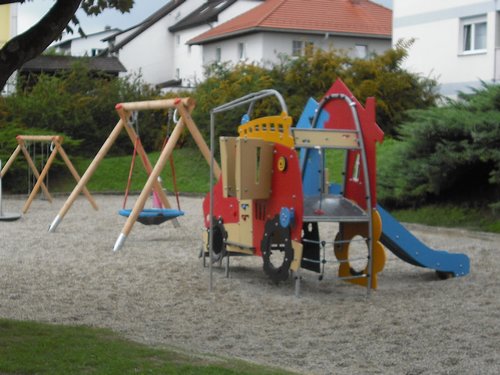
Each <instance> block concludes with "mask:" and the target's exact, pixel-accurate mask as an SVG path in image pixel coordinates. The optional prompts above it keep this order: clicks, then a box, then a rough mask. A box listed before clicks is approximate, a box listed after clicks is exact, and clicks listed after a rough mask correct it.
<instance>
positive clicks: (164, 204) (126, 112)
mask: <svg viewBox="0 0 500 375" xmlns="http://www.w3.org/2000/svg"><path fill="white" fill-rule="evenodd" d="M194 107H195V101H194V100H193V99H192V98H176V99H162V100H149V101H141V102H128V103H119V104H117V105H116V107H115V109H116V111H117V113H118V116H119V121H118V123H117V124H116V125H115V127H114V128H113V130H112V131H111V133H110V134H109V136H108V138H107V139H106V141H105V142H104V144H103V145H102V146H101V149H100V150H99V151H98V153H97V154H96V156H95V157H94V160H93V161H92V162H91V163H90V165H89V167H88V168H87V170H86V171H85V173H84V174H83V176H82V178H81V180H80V181H79V183H78V184H77V185H76V186H75V188H74V189H73V191H72V193H71V194H70V196H69V197H68V199H67V200H66V202H65V203H64V205H63V207H62V208H61V209H60V211H59V213H58V214H57V216H56V217H55V218H54V220H53V221H52V223H51V225H50V227H49V232H54V231H55V230H56V229H57V227H58V226H59V224H60V223H61V221H62V220H63V218H64V217H65V215H66V214H67V212H68V211H69V209H70V208H71V206H72V205H73V202H74V201H75V199H76V198H77V197H78V195H79V194H80V192H81V191H82V189H83V188H84V186H85V184H86V183H87V182H88V181H89V180H90V178H91V177H92V175H93V173H94V172H95V170H96V169H97V167H98V165H99V163H100V162H101V160H102V159H103V158H104V157H105V156H106V154H107V153H108V151H109V149H110V148H111V146H112V145H113V144H114V143H115V141H116V139H117V138H118V136H119V135H120V133H121V132H122V131H123V130H125V131H126V133H127V135H128V136H129V138H130V140H131V142H132V144H133V145H134V154H133V156H132V162H131V166H130V171H129V178H128V181H127V188H126V192H125V200H124V208H123V209H122V210H120V211H119V214H120V215H123V216H126V217H127V220H126V222H125V224H124V226H123V229H122V231H121V233H120V235H119V236H118V239H117V240H116V242H115V245H114V248H113V251H117V250H119V249H120V248H121V247H122V246H123V244H124V242H125V240H126V238H127V236H128V235H129V234H130V232H131V231H132V227H133V225H134V224H135V222H136V221H139V222H141V223H143V224H146V225H151V224H153V225H155V224H160V223H162V222H165V221H168V220H171V221H172V222H173V224H174V226H178V225H179V224H178V222H177V217H178V216H182V215H183V214H184V212H183V211H181V209H180V205H179V203H178V206H177V209H174V208H172V206H171V204H170V202H169V200H168V198H167V195H166V193H165V192H164V190H163V188H162V186H161V183H160V178H159V176H160V173H161V172H162V171H163V169H164V167H165V165H166V163H167V161H168V160H170V165H171V168H172V179H173V182H174V190H175V191H176V198H177V202H179V200H178V194H177V187H176V181H175V168H174V165H173V159H172V153H173V150H174V148H175V146H176V145H177V142H178V141H179V138H180V136H181V134H182V132H183V131H184V129H185V128H187V129H188V130H189V132H190V134H191V136H192V137H193V139H194V141H195V143H196V145H197V146H198V148H199V149H200V151H201V153H202V155H203V157H204V158H205V160H206V161H207V162H208V163H210V161H211V152H210V149H209V148H208V146H207V144H206V143H205V140H204V139H203V137H202V135H201V133H200V131H199V130H198V127H197V126H196V124H195V122H194V121H193V119H192V117H191V112H192V111H193V109H194ZM147 110H175V112H176V113H177V114H178V115H179V118H178V119H177V121H175V120H174V121H175V123H176V124H175V127H174V129H173V130H172V133H171V134H170V135H169V136H168V138H167V139H165V142H164V145H163V148H162V150H161V153H160V156H159V158H158V161H157V162H156V164H155V165H154V166H153V165H152V164H151V162H150V160H149V158H148V155H147V154H146V151H145V150H144V147H143V145H142V143H141V141H140V138H139V135H138V133H137V131H136V129H134V126H133V125H134V124H133V121H131V119H132V118H133V117H132V115H133V114H134V113H136V112H139V111H147ZM174 117H175V116H174ZM137 155H139V159H140V160H141V162H142V165H143V167H144V169H145V170H146V173H147V175H148V179H147V181H146V183H145V185H144V187H143V189H142V191H141V193H140V195H139V197H138V198H137V200H136V201H135V204H134V207H133V208H132V209H127V208H126V198H127V196H128V194H129V191H130V184H131V176H132V172H133V169H134V165H135V162H136V157H137ZM213 173H214V175H215V176H216V178H219V176H220V174H221V171H220V168H219V166H218V165H215V166H214V168H213ZM151 194H152V195H153V208H151V209H145V208H144V206H145V204H146V201H147V199H148V198H149V196H150V195H151Z"/></svg>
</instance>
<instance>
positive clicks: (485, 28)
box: [393, 0, 500, 97]
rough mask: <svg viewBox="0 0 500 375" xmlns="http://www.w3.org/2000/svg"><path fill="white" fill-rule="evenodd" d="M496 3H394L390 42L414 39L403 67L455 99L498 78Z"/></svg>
mask: <svg viewBox="0 0 500 375" xmlns="http://www.w3.org/2000/svg"><path fill="white" fill-rule="evenodd" d="M499 11H500V2H498V1H487V0H435V1H421V0H420V1H419V0H394V3H393V12H394V20H393V29H394V35H393V41H394V42H397V41H398V40H399V39H411V38H413V39H414V40H415V41H414V44H413V45H412V47H411V48H410V50H409V56H408V59H407V61H406V65H405V67H406V68H407V69H409V70H411V71H414V72H417V73H420V74H423V75H426V76H427V75H430V76H432V77H435V78H437V79H438V81H439V83H440V92H441V93H442V94H443V95H446V96H450V97H454V96H456V94H457V92H458V91H463V92H469V91H470V89H471V88H477V87H479V86H480V85H481V82H480V81H485V82H496V81H497V80H498V79H499V78H500V55H499V47H500V22H499V20H500V18H499V17H500V13H499Z"/></svg>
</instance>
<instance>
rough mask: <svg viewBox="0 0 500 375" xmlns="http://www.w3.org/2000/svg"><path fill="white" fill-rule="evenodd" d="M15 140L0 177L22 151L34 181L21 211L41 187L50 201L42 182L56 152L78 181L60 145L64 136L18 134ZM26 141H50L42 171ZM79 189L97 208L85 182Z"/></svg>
mask: <svg viewBox="0 0 500 375" xmlns="http://www.w3.org/2000/svg"><path fill="white" fill-rule="evenodd" d="M16 140H17V147H16V149H15V150H14V152H13V153H12V155H11V156H10V157H9V160H7V163H5V166H4V167H3V169H2V170H1V171H0V177H1V178H3V177H4V175H5V173H7V171H8V170H9V168H10V167H11V165H12V163H14V160H16V158H17V156H18V155H19V153H20V152H22V153H23V155H24V157H25V159H26V161H27V163H28V166H29V167H30V169H31V171H32V172H33V175H34V176H35V178H36V183H35V186H34V187H33V189H32V190H31V193H30V195H29V197H28V199H27V200H26V202H25V203H24V207H23V210H22V212H23V213H26V212H28V210H29V208H30V206H31V203H32V202H33V199H35V197H36V195H37V193H38V191H39V190H40V189H42V192H43V194H44V195H45V197H46V198H47V200H48V201H49V202H52V195H51V194H50V193H49V189H48V188H47V186H46V185H45V183H44V182H43V181H44V179H45V177H46V176H47V174H48V173H49V170H50V167H51V166H52V163H53V162H54V160H55V158H56V156H57V154H58V153H59V154H60V155H61V158H62V159H63V161H64V163H65V164H66V166H67V167H68V169H69V171H70V173H71V175H72V176H73V178H74V179H75V180H76V182H77V183H79V181H80V175H79V174H78V172H77V171H76V169H75V167H74V166H73V163H71V160H70V159H69V157H68V155H67V154H66V151H64V148H63V147H62V143H63V140H64V138H63V137H62V136H59V135H18V136H17V137H16ZM26 142H50V143H51V144H52V145H53V147H52V151H51V153H50V156H49V157H48V159H47V161H46V163H45V166H44V167H43V169H42V171H41V172H39V171H38V168H37V167H36V165H35V163H34V161H33V159H32V158H31V156H30V153H29V152H28V150H27V148H26ZM81 191H83V194H85V196H86V197H87V200H88V201H89V202H90V204H91V205H92V207H94V209H96V210H97V204H96V202H95V200H94V198H93V197H92V195H91V194H90V192H89V191H88V189H87V188H86V187H85V184H84V185H83V186H82V189H81Z"/></svg>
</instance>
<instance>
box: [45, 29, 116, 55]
mask: <svg viewBox="0 0 500 375" xmlns="http://www.w3.org/2000/svg"><path fill="white" fill-rule="evenodd" d="M120 31H121V30H120V29H112V28H111V27H110V26H106V28H105V29H104V30H103V31H100V32H97V33H93V34H88V35H86V36H84V37H76V38H71V39H67V40H65V41H62V42H59V43H55V44H53V45H52V48H54V49H55V51H56V52H58V53H60V54H64V55H69V56H89V57H93V56H99V55H100V54H101V53H102V51H104V50H105V49H106V48H107V47H108V43H107V42H106V41H105V40H106V38H107V37H109V36H111V35H115V34H116V33H118V32H120Z"/></svg>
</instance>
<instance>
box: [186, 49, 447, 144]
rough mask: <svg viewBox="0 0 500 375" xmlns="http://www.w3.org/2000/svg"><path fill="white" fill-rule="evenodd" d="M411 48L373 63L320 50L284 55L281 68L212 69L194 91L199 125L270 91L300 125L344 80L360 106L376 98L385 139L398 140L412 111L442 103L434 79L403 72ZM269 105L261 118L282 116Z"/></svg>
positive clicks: (227, 120) (225, 126) (225, 125)
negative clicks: (226, 106)
mask: <svg viewBox="0 0 500 375" xmlns="http://www.w3.org/2000/svg"><path fill="white" fill-rule="evenodd" d="M410 45H411V41H409V42H400V43H398V44H397V45H396V46H395V48H394V49H390V50H388V51H386V52H384V53H382V54H379V55H377V54H373V55H372V56H371V57H370V58H368V59H359V58H353V57H349V56H348V55H347V54H346V53H345V52H343V51H338V50H330V51H323V50H320V49H317V50H311V51H308V53H306V54H304V55H303V56H299V57H293V58H291V57H287V56H283V57H282V59H281V63H280V64H277V65H274V66H271V67H270V68H266V67H262V66H257V65H249V64H239V65H236V66H230V65H227V64H222V65H221V64H218V65H213V66H211V67H209V68H208V69H207V71H206V75H207V79H206V81H204V82H203V83H201V84H200V85H199V86H198V87H197V89H196V92H195V96H196V99H197V102H198V106H197V108H196V113H195V116H196V120H197V122H199V123H201V124H204V126H205V124H208V123H209V113H210V110H211V109H213V108H214V107H217V106H219V105H221V104H223V103H227V102H229V101H231V100H234V99H237V98H239V97H242V96H244V95H246V94H249V93H251V92H256V91H259V90H263V89H270V88H273V89H276V90H278V91H279V92H280V93H281V94H282V95H283V97H284V98H285V101H286V103H287V105H288V110H289V114H290V115H291V116H292V117H293V118H294V119H295V120H297V119H298V118H299V116H300V114H301V113H302V110H303V108H304V105H305V104H306V102H307V100H308V99H309V98H310V97H313V98H315V99H317V100H319V99H321V97H322V96H323V95H324V94H325V93H326V91H327V90H328V89H329V88H330V86H331V85H332V83H333V82H334V81H335V80H336V79H337V78H341V79H342V80H343V81H344V82H345V83H346V85H347V86H348V87H349V88H350V90H351V91H352V92H353V94H354V95H355V96H356V97H357V99H358V100H359V101H360V102H364V101H365V100H366V98H368V97H370V96H374V97H375V98H376V100H377V122H378V124H379V125H380V126H381V127H382V129H383V130H384V132H385V133H386V135H393V134H395V127H396V126H397V125H398V124H400V123H401V122H402V121H403V120H404V119H405V117H404V116H405V113H406V111H407V110H408V109H422V108H427V107H429V106H432V105H434V104H435V102H436V100H437V99H439V95H438V94H437V92H436V88H437V82H436V81H435V80H433V79H430V78H425V77H421V76H419V75H417V74H414V73H410V72H408V71H406V70H405V69H403V68H402V63H403V61H404V59H405V58H406V56H407V49H408V47H409V46H410ZM270 103H271V102H267V103H265V104H263V105H262V106H261V107H260V113H266V111H265V109H271V110H274V111H276V110H277V111H279V108H276V107H275V106H273V107H272V108H269V106H270V105H271V104H270ZM245 110H246V108H242V109H241V111H239V112H238V113H237V115H236V114H232V115H225V116H226V117H224V118H223V120H222V121H220V129H222V130H220V132H221V133H223V132H224V131H227V132H226V133H225V134H231V131H232V132H234V131H235V129H236V126H237V125H238V124H239V117H240V116H241V115H242V114H243V113H244V112H245ZM257 110H258V111H259V108H258V109H257ZM257 113H259V112H257ZM266 114H270V113H269V112H267V113H266ZM271 114H273V113H271ZM231 116H232V117H231ZM221 117H222V116H221Z"/></svg>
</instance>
